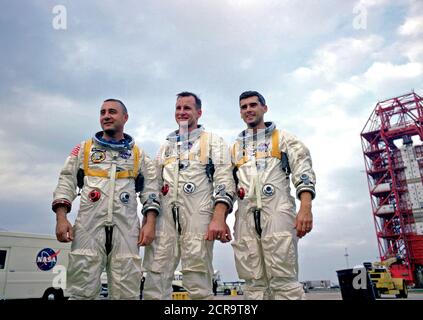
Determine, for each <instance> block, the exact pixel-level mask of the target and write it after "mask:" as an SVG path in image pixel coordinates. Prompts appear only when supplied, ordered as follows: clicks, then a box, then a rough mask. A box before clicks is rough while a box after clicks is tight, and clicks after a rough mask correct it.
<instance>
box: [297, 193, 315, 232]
mask: <svg viewBox="0 0 423 320" xmlns="http://www.w3.org/2000/svg"><path fill="white" fill-rule="evenodd" d="M300 198H301V205H300V210H299V211H298V214H297V218H296V221H295V229H296V230H297V236H298V237H299V238H302V237H304V236H305V235H306V234H307V233H309V232H310V231H311V230H312V229H313V214H312V213H311V194H310V192H306V191H305V192H302V193H301V194H300Z"/></svg>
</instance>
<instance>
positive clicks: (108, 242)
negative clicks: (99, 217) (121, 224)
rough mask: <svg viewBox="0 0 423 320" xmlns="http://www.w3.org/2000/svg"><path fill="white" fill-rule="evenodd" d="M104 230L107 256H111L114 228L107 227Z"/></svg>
mask: <svg viewBox="0 0 423 320" xmlns="http://www.w3.org/2000/svg"><path fill="white" fill-rule="evenodd" d="M104 228H105V231H106V244H105V247H106V254H107V255H109V253H110V252H111V251H112V238H113V226H105V227H104Z"/></svg>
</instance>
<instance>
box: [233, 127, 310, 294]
mask: <svg viewBox="0 0 423 320" xmlns="http://www.w3.org/2000/svg"><path fill="white" fill-rule="evenodd" d="M265 124H266V129H265V130H258V133H256V134H253V132H252V130H245V131H243V132H241V134H240V135H239V137H238V139H237V141H236V142H235V144H234V146H233V149H232V151H233V153H232V157H233V158H232V159H233V163H234V165H235V168H236V169H235V170H236V180H237V181H236V182H237V191H238V210H237V212H236V213H235V219H236V220H235V226H234V241H233V243H232V246H233V248H234V253H235V263H236V268H237V272H238V275H239V277H240V278H241V279H244V280H245V281H246V283H245V290H244V292H245V298H246V299H267V298H271V299H303V298H304V291H303V288H302V285H301V284H300V283H299V282H298V257H297V242H298V237H297V235H296V230H295V229H294V227H295V218H296V209H295V199H294V198H293V197H292V196H291V194H290V185H289V175H290V170H292V175H291V181H292V183H293V184H294V186H295V188H296V195H297V197H299V195H300V194H301V192H304V191H308V192H310V193H311V194H312V197H313V198H314V196H315V190H314V185H315V182H316V179H315V174H314V172H313V169H312V162H311V157H310V154H309V151H308V149H307V148H306V146H305V145H304V144H303V143H302V142H300V141H299V140H298V139H297V138H296V137H295V136H293V135H291V134H289V133H287V132H284V131H279V130H277V129H276V127H275V125H274V124H273V123H271V122H266V123H265ZM269 295H270V296H269Z"/></svg>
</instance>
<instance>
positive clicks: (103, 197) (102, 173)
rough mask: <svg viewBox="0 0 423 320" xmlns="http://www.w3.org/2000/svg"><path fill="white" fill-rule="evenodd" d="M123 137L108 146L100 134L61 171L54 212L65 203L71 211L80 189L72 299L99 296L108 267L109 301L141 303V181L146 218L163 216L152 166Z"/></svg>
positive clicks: (70, 282)
mask: <svg viewBox="0 0 423 320" xmlns="http://www.w3.org/2000/svg"><path fill="white" fill-rule="evenodd" d="M124 137H125V140H124V141H123V142H120V143H115V142H108V141H106V140H104V139H102V132H99V133H97V134H96V135H95V136H94V137H93V138H92V139H89V140H87V141H84V142H82V143H81V144H80V145H78V146H77V147H75V148H74V150H73V151H72V153H71V154H70V155H69V157H68V158H67V160H66V163H65V165H64V167H63V169H62V171H61V173H60V177H59V182H58V185H57V188H56V190H55V192H54V195H53V198H54V199H53V204H52V206H53V211H55V208H56V207H57V206H59V205H64V206H66V207H67V208H68V212H69V211H70V209H71V203H72V201H73V200H74V199H75V198H76V196H77V192H76V189H77V186H78V187H79V188H82V189H80V195H81V200H80V209H79V213H78V216H77V218H76V221H75V225H74V240H73V242H72V249H71V252H70V254H69V266H68V270H67V271H68V278H67V279H68V289H69V292H70V294H71V296H70V299H95V298H97V297H98V295H99V292H100V287H101V280H100V275H101V273H102V271H103V269H104V268H106V270H107V276H108V284H109V296H110V298H111V299H139V295H140V284H141V258H140V256H139V249H138V245H137V242H138V237H139V230H140V223H139V219H138V216H137V194H136V186H137V187H138V190H137V191H140V190H139V189H141V188H142V186H140V185H141V184H142V181H143V184H144V187H143V189H142V191H141V193H140V199H141V203H143V204H144V205H143V210H142V212H143V214H145V213H146V212H147V211H148V210H155V211H156V212H157V213H159V212H160V202H159V198H158V192H159V189H158V184H157V179H156V171H155V168H154V163H153V162H152V161H151V160H150V159H149V158H148V157H147V156H146V155H145V154H144V153H143V152H142V151H141V150H140V149H139V148H138V147H137V146H136V145H135V144H134V140H133V139H132V138H131V137H130V136H129V135H127V134H125V135H124ZM82 184H83V186H82Z"/></svg>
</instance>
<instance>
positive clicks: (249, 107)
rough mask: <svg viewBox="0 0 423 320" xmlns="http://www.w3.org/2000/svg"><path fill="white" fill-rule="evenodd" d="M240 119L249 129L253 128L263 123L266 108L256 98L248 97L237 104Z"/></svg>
mask: <svg viewBox="0 0 423 320" xmlns="http://www.w3.org/2000/svg"><path fill="white" fill-rule="evenodd" d="M239 106H240V113H241V118H242V120H244V122H245V123H246V124H247V126H248V127H249V128H255V127H257V126H258V125H259V124H261V123H263V122H264V120H263V117H264V114H265V113H266V112H267V106H266V105H263V104H261V103H260V102H259V100H258V97H256V96H254V97H249V98H246V99H242V100H241V101H240V102H239Z"/></svg>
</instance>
